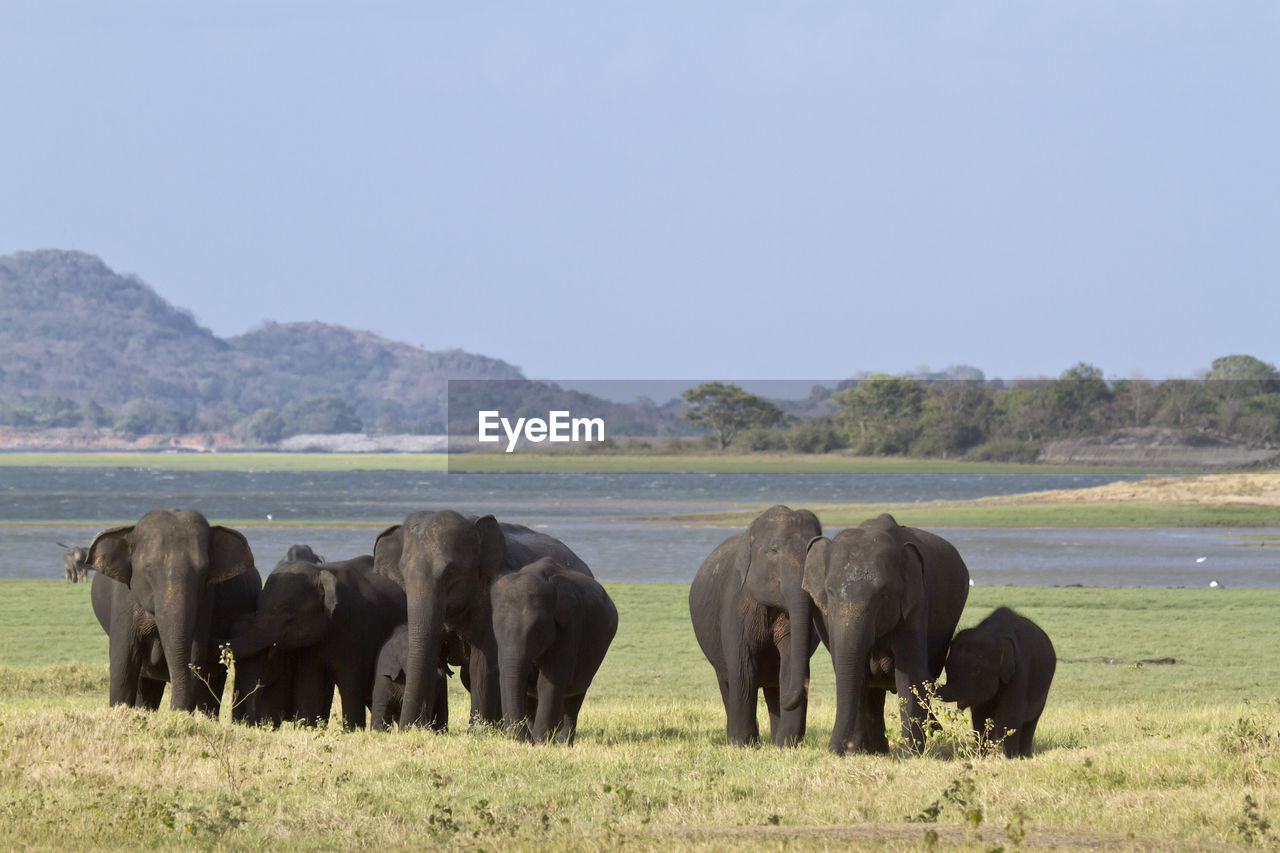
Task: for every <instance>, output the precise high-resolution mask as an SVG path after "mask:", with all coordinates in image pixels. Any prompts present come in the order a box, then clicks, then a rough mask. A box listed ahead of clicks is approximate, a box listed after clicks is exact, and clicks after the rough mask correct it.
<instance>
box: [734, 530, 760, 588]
mask: <svg viewBox="0 0 1280 853" xmlns="http://www.w3.org/2000/svg"><path fill="white" fill-rule="evenodd" d="M754 527H755V522H754V521H753V522H751V527H748V528H747V529H746V532H745V533H743V534H741V535H740V536H739V538H738V550H737V552H736V553H735V555H734V560H733V567H734V568H735V569H737V570H738V579H739V580H740V581H741V583H742V584H743V585H745V584H746V582H747V575H749V574H750V573H751V555H752V553H754V552H755V544H756V534H755V530H754V529H753V528H754Z"/></svg>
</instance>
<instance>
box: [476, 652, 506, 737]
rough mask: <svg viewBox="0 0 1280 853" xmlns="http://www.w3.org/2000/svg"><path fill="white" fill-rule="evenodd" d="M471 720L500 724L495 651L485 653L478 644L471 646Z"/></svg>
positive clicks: (499, 689)
mask: <svg viewBox="0 0 1280 853" xmlns="http://www.w3.org/2000/svg"><path fill="white" fill-rule="evenodd" d="M469 665H470V671H469V673H468V676H469V678H470V680H471V722H472V724H473V725H474V724H476V723H487V724H490V725H501V723H502V690H501V681H500V679H499V673H498V664H497V656H496V652H495V653H494V654H486V653H485V651H484V650H483V649H481V648H480V646H479V645H475V646H472V647H471V660H470V662H469Z"/></svg>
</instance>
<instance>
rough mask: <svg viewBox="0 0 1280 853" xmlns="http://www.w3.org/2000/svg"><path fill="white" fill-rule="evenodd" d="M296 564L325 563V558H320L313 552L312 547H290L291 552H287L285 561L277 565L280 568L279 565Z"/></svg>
mask: <svg viewBox="0 0 1280 853" xmlns="http://www.w3.org/2000/svg"><path fill="white" fill-rule="evenodd" d="M295 562H303V563H323V562H324V557H322V556H320V555H319V554H317V553H316V552H315V551H313V550H311V546H310V545H290V546H289V550H288V551H286V552H285V554H284V559H283V560H281V561H280V562H279V563H276V565H277V566H279V565H283V564H284V563H295Z"/></svg>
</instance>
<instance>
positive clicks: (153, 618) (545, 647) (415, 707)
mask: <svg viewBox="0 0 1280 853" xmlns="http://www.w3.org/2000/svg"><path fill="white" fill-rule="evenodd" d="M88 562H89V564H90V565H91V566H92V568H93V569H94V570H95V576H94V579H93V585H92V592H91V599H92V602H93V610H94V614H95V615H96V616H97V618H98V621H99V623H101V625H102V627H103V629H104V630H105V631H106V632H107V635H108V641H109V649H110V664H111V674H110V701H111V703H112V704H125V705H135V706H141V707H147V708H152V709H154V708H156V707H158V706H159V704H160V696H161V693H162V692H163V690H164V684H165V682H166V681H167V682H168V683H169V684H170V689H171V697H170V706H171V707H172V708H174V709H178V710H186V711H190V710H194V709H196V708H199V709H201V710H203V711H205V712H206V713H213V714H216V713H217V711H218V707H219V698H220V697H221V696H222V693H223V690H224V688H225V684H226V677H227V669H226V661H225V656H224V655H223V654H222V649H223V648H227V649H229V651H230V652H231V655H232V657H233V659H234V662H235V684H234V686H233V692H232V696H233V700H232V701H233V706H232V717H233V719H235V720H237V721H243V722H246V723H249V724H273V725H279V724H280V723H281V722H283V721H285V720H294V721H298V722H302V723H311V724H315V723H318V722H320V721H323V720H327V719H328V718H329V714H330V711H331V708H332V703H333V693H334V688H335V687H336V688H337V690H338V695H339V696H340V697H341V703H342V720H343V724H344V726H346V727H347V728H362V727H364V725H365V712H366V710H367V709H372V711H373V717H372V727H373V728H386V727H387V726H388V725H389V724H393V723H398V724H399V725H401V726H413V725H418V726H428V727H434V728H443V727H444V726H445V725H446V724H447V722H448V705H447V690H446V678H447V676H448V675H449V674H450V672H451V670H450V668H449V667H450V666H451V665H452V666H456V667H458V668H459V669H460V671H461V678H462V682H463V684H464V685H466V686H467V687H468V689H469V690H470V693H471V717H472V719H473V720H480V721H485V722H489V723H493V724H495V725H502V726H504V727H505V728H506V729H508V730H509V731H512V732H513V733H515V734H516V735H517V736H519V737H521V738H523V739H526V740H537V741H542V740H548V739H552V738H554V739H556V740H559V741H562V742H568V743H572V741H573V736H574V730H575V728H576V725H577V717H578V711H579V709H580V708H581V706H582V700H583V697H584V695H585V694H586V690H587V687H588V686H589V685H590V683H591V679H592V678H593V677H594V675H595V672H596V670H597V669H598V668H599V666H600V663H601V662H602V661H603V659H604V655H605V652H606V650H607V649H608V647H609V643H610V642H611V641H612V639H613V635H614V633H615V631H616V630H617V624H618V614H617V610H616V609H615V608H614V605H613V602H612V601H611V600H610V599H609V596H608V595H607V594H606V593H605V591H604V588H603V587H601V586H600V584H599V583H598V582H596V580H595V579H594V577H592V575H591V570H590V569H589V568H587V565H586V564H585V563H583V562H582V560H580V559H579V558H578V557H577V555H576V554H574V553H573V552H572V551H571V550H569V548H568V547H567V546H565V545H564V543H562V542H560V541H559V540H557V539H554V538H552V537H550V536H547V535H545V534H542V533H537V532H535V531H533V530H530V529H529V528H527V527H522V526H520V525H516V524H502V523H499V522H498V521H496V520H495V519H494V518H493V516H490V515H486V516H481V517H479V518H475V517H467V516H462V515H460V514H458V513H456V512H452V511H449V510H445V511H442V512H416V513H412V514H410V515H409V516H408V517H407V518H406V519H405V520H404V523H403V524H398V525H395V526H394V527H391V528H388V529H387V530H384V531H383V532H382V533H381V534H380V535H379V536H378V538H377V540H376V542H375V543H374V548H373V554H371V555H370V554H366V555H363V556H359V557H355V558H353V559H349V560H343V561H337V562H326V561H324V560H323V558H321V557H319V556H318V555H316V554H314V553H313V552H312V551H311V549H310V548H308V547H306V546H295V548H293V549H290V552H289V553H288V554H287V555H286V558H285V559H284V560H282V561H281V562H280V564H279V565H277V566H276V568H275V569H274V570H273V571H272V572H271V573H270V574H269V575H268V576H267V578H266V581H265V582H263V580H262V578H261V575H260V574H259V573H258V570H257V568H256V567H255V565H254V558H253V554H252V552H251V551H250V549H249V545H248V542H247V541H246V540H245V538H244V536H243V535H241V534H240V533H239V532H238V531H236V530H233V529H231V528H229V527H221V526H216V525H210V524H209V522H208V521H207V520H206V519H205V517H204V516H203V515H201V514H200V513H198V512H196V511H193V510H154V511H152V512H149V513H147V514H146V515H144V516H143V517H142V518H141V519H140V520H139V521H138V523H137V524H133V525H129V526H126V527H117V528H112V529H110V530H104V531H102V532H101V533H99V534H98V535H97V536H96V537H95V538H94V540H93V543H92V544H91V545H90V546H89V554H88ZM397 706H398V712H397V710H396V708H397Z"/></svg>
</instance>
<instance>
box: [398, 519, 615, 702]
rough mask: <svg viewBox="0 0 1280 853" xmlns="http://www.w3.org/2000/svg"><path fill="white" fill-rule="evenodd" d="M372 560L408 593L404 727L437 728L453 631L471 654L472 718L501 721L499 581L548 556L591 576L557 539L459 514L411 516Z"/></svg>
mask: <svg viewBox="0 0 1280 853" xmlns="http://www.w3.org/2000/svg"><path fill="white" fill-rule="evenodd" d="M373 556H374V565H375V566H376V568H377V571H378V573H379V574H381V575H384V576H386V577H388V578H390V579H392V580H394V581H395V582H396V583H397V584H399V585H400V586H401V587H403V589H404V591H405V594H406V596H407V598H408V607H409V615H408V619H407V620H406V624H407V625H408V638H407V641H408V650H407V660H406V664H405V689H404V703H403V708H402V709H401V712H400V725H401V726H402V727H408V726H426V725H430V723H431V720H432V719H433V718H434V717H435V716H436V707H437V701H438V692H439V681H438V678H437V673H436V663H437V660H438V655H439V650H440V648H441V646H442V645H443V643H444V642H445V634H446V633H450V632H451V633H454V634H456V635H457V636H458V637H459V638H461V639H462V641H463V642H465V643H466V644H467V645H468V646H469V647H470V649H471V653H470V657H469V660H468V663H467V666H468V668H469V670H470V681H471V687H470V690H471V718H472V719H473V720H479V721H484V722H489V723H494V724H497V723H500V722H501V721H502V700H501V696H500V688H499V682H498V662H497V642H496V640H495V639H494V636H493V611H492V607H491V602H490V589H491V587H492V585H493V582H494V581H495V580H497V579H498V577H500V576H501V575H504V574H507V573H509V572H513V571H516V570H518V569H519V568H521V567H522V566H526V565H528V564H529V563H532V562H534V561H535V560H538V559H539V558H541V557H550V558H551V559H553V560H555V561H556V562H557V563H559V564H560V565H561V566H563V567H564V568H566V569H568V570H570V571H576V572H581V573H582V574H585V575H587V576H590V575H591V570H590V569H588V568H587V564H586V563H584V562H583V561H582V560H581V559H580V558H579V557H578V555H576V554H574V553H573V551H572V550H570V549H569V547H568V546H567V545H565V544H564V543H563V542H561V541H560V540H558V539H555V538H554V537H551V536H548V535H546V534H544V533H538V532H537V531H534V530H530V529H529V528H528V527H524V526H523V525H519V524H506V523H499V522H498V521H497V520H496V519H495V518H494V517H493V516H492V515H484V516H480V517H478V518H477V517H475V516H464V515H460V514H459V513H456V512H454V511H452V510H442V511H439V512H431V511H422V512H415V513H410V514H409V515H408V516H407V517H406V518H405V520H404V523H403V524H397V525H395V526H393V527H389V528H387V529H386V530H384V531H382V533H381V534H379V536H378V538H377V541H376V543H375V545H374V551H373Z"/></svg>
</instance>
